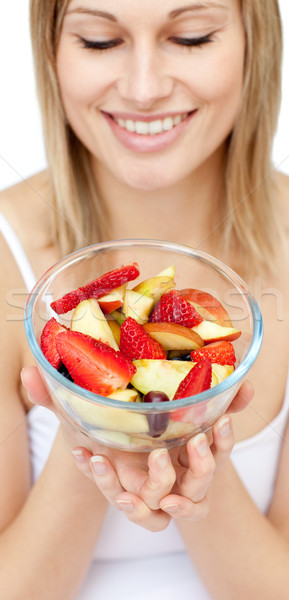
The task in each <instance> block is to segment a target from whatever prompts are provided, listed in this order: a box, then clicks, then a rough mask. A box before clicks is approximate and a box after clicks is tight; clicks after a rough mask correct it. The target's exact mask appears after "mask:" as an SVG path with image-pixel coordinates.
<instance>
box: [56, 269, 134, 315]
mask: <svg viewBox="0 0 289 600" xmlns="http://www.w3.org/2000/svg"><path fill="white" fill-rule="evenodd" d="M138 276H139V268H138V265H137V263H132V264H130V265H126V266H125V267H120V268H119V269H115V270H114V271H109V272H108V273H105V274H104V275H101V277H99V278H98V279H95V280H94V281H91V282H90V283H88V284H87V285H85V286H84V287H80V288H78V289H77V290H73V291H72V292H69V293H68V294H65V295H64V296H63V297H62V298H60V299H59V300H54V302H51V305H50V306H51V308H52V309H53V310H54V311H55V312H56V313H57V314H58V315H60V314H63V313H67V312H68V311H70V310H72V309H73V308H75V307H76V306H77V305H78V304H79V302H81V301H82V300H87V299H88V298H96V299H97V298H101V297H102V296H106V294H109V292H111V291H112V290H115V289H116V288H118V287H120V286H121V285H123V284H125V283H127V282H128V281H132V280H133V279H136V277H138Z"/></svg>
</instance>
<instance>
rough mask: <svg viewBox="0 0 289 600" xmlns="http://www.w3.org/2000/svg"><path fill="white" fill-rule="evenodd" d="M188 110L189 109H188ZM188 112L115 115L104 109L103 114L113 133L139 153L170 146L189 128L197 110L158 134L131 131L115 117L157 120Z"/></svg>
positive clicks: (121, 141) (133, 119) (130, 148)
mask: <svg viewBox="0 0 289 600" xmlns="http://www.w3.org/2000/svg"><path fill="white" fill-rule="evenodd" d="M186 112H188V111H186ZM186 112H181V113H180V112H175V113H163V114H161V115H160V114H158V115H149V116H148V115H139V114H133V113H116V112H114V113H113V115H112V114H109V113H106V112H104V111H102V115H103V116H104V118H105V119H106V121H107V123H108V125H109V126H110V128H111V130H112V132H113V134H114V135H115V137H116V138H117V140H118V141H119V142H120V143H121V144H122V145H123V146H125V147H126V148H128V149H129V150H133V151H134V152H139V153H149V152H158V151H160V150H164V149H165V148H167V147H168V146H170V145H171V144H172V143H173V142H175V140H177V139H178V138H179V136H181V135H182V134H183V132H184V131H185V130H186V129H187V127H188V125H189V123H190V122H191V120H192V118H193V117H194V115H195V114H196V112H197V110H193V111H191V112H189V114H188V116H187V117H186V118H185V119H183V121H181V123H179V124H178V125H175V127H173V128H172V129H171V130H170V131H164V132H163V133H158V134H157V135H140V134H138V133H135V132H133V133H132V132H130V131H127V130H126V129H124V128H123V127H120V125H118V123H117V122H116V121H115V120H114V119H124V120H127V119H131V120H132V121H145V122H148V121H155V120H158V119H161V120H162V119H165V118H166V117H175V116H176V115H179V114H186Z"/></svg>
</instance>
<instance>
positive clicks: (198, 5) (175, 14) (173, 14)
mask: <svg viewBox="0 0 289 600" xmlns="http://www.w3.org/2000/svg"><path fill="white" fill-rule="evenodd" d="M209 8H221V9H223V10H226V11H227V10H228V6H226V5H225V4H221V3H220V2H195V3H194V4H190V5H189V6H182V7H181V8H177V9H176V10H172V11H171V12H170V13H169V18H170V19H175V18H176V17H178V16H179V15H180V14H182V13H183V12H186V11H189V10H193V11H197V10H207V9H209Z"/></svg>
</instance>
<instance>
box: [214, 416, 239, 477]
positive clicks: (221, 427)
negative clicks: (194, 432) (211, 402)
mask: <svg viewBox="0 0 289 600" xmlns="http://www.w3.org/2000/svg"><path fill="white" fill-rule="evenodd" d="M212 435H213V444H212V445H211V451H212V453H213V455H214V458H215V461H216V467H217V468H218V469H219V468H220V467H221V466H222V465H223V464H224V463H225V462H226V460H227V459H228V458H229V456H230V454H231V452H232V449H233V446H234V432H233V427H232V419H231V417H230V415H224V416H223V417H221V418H220V419H219V420H218V421H217V422H216V423H215V424H214V425H213V428H212Z"/></svg>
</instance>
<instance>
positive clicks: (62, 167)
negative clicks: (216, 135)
mask: <svg viewBox="0 0 289 600" xmlns="http://www.w3.org/2000/svg"><path fill="white" fill-rule="evenodd" d="M68 2H69V0H31V4H30V18H31V35H32V45H33V53H34V60H35V70H36V80H37V87H38V94H39V100H40V105H41V111H42V117H43V127H44V138H45V142H46V153H47V161H48V166H49V173H50V177H51V186H52V191H53V197H54V202H55V210H54V211H53V212H54V224H53V225H54V228H53V229H54V240H55V241H56V243H57V244H58V246H59V248H60V251H61V253H63V254H66V253H68V252H71V251H73V250H75V249H77V248H79V247H81V246H85V245H88V244H90V243H94V242H97V241H100V240H102V239H104V238H105V237H106V236H108V235H109V228H108V223H107V218H106V214H105V210H104V207H103V206H102V203H101V199H100V198H99V195H98V192H97V182H95V179H94V177H93V173H92V169H91V163H90V155H89V153H88V151H87V150H86V148H85V147H84V146H83V145H82V143H81V142H80V141H79V140H78V138H77V137H76V136H75V135H74V133H73V131H72V130H71V128H70V126H69V124H68V123H67V122H66V120H65V115H64V112H63V108H62V103H61V98H60V92H59V88H58V83H57V76H56V50H57V44H58V40H59V36H60V32H61V26H62V21H63V17H64V14H65V11H66V8H67V5H68ZM242 11H243V22H244V29H245V35H246V56H245V66H244V86H243V98H242V103H241V106H240V112H239V115H238V119H237V122H236V124H235V127H234V130H233V132H232V134H231V136H230V138H229V140H228V146H227V166H226V176H225V194H224V196H225V198H223V199H222V205H221V207H220V210H221V211H222V213H221V215H222V218H221V220H222V221H223V223H222V236H221V241H222V243H225V245H226V247H227V249H228V250H229V249H230V248H232V247H234V248H238V249H241V250H245V251H246V254H247V256H248V257H249V258H250V260H251V264H253V265H255V266H256V268H257V267H258V266H262V264H266V265H269V264H271V263H272V260H273V258H274V251H275V246H276V239H278V238H279V237H280V231H281V228H280V225H279V223H278V219H277V215H276V210H275V208H274V205H273V199H272V196H273V194H272V185H273V184H272V178H270V174H271V172H272V169H273V168H272V163H271V154H272V143H273V138H274V133H275V130H276V126H277V119H278V113H279V104H280V89H281V81H280V80H281V74H280V73H281V55H282V41H281V40H282V31H281V22H280V15H279V9H278V2H277V0H266V2H264V0H242ZM68 199H69V200H68ZM219 232H220V230H219V231H218V235H219Z"/></svg>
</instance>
